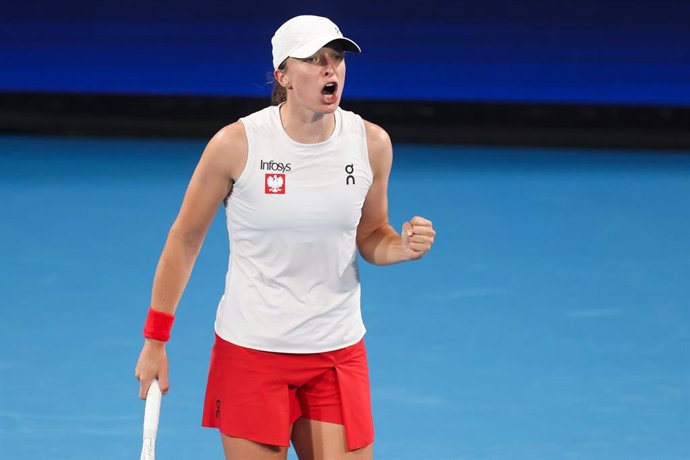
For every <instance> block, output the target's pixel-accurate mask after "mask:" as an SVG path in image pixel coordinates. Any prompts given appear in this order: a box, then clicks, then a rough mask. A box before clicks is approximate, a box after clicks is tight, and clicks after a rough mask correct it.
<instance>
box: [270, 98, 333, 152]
mask: <svg viewBox="0 0 690 460" xmlns="http://www.w3.org/2000/svg"><path fill="white" fill-rule="evenodd" d="M279 110H280V121H281V123H282V124H283V130H285V132H286V133H287V135H288V136H290V138H291V139H292V140H294V141H295V142H299V143H300V144H318V143H319V142H324V141H326V140H328V139H329V138H330V137H331V135H332V134H333V130H334V129H335V114H334V113H315V112H312V111H309V110H306V109H303V110H299V109H295V108H294V107H293V106H291V105H290V104H289V103H288V102H286V103H284V104H282V105H281V106H280V109H279Z"/></svg>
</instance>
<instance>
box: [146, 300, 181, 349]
mask: <svg viewBox="0 0 690 460" xmlns="http://www.w3.org/2000/svg"><path fill="white" fill-rule="evenodd" d="M174 321H175V315H171V314H170V313H164V312H162V311H158V310H154V309H153V308H150V307H149V313H148V315H147V317H146V324H144V337H146V338H147V339H154V340H160V341H161V342H167V341H168V340H170V330H171V329H172V326H173V322H174Z"/></svg>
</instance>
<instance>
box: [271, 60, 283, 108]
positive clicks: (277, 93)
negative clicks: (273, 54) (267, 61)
mask: <svg viewBox="0 0 690 460" xmlns="http://www.w3.org/2000/svg"><path fill="white" fill-rule="evenodd" d="M286 69H287V59H286V60H284V61H283V62H281V64H280V65H279V66H278V70H280V71H283V72H285V70H286ZM285 101H287V90H286V89H285V87H283V86H281V85H280V83H278V80H276V77H275V76H273V93H272V94H271V105H280V104H282V103H283V102H285Z"/></svg>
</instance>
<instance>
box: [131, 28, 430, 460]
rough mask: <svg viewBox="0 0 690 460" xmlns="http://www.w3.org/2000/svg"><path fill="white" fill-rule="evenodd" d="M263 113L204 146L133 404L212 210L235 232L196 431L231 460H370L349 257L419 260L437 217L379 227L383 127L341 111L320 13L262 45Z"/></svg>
mask: <svg viewBox="0 0 690 460" xmlns="http://www.w3.org/2000/svg"><path fill="white" fill-rule="evenodd" d="M271 42H272V45H273V66H274V69H275V73H274V75H275V88H274V105H272V106H270V107H267V108H265V109H263V110H261V111H259V112H256V113H253V114H251V115H249V116H247V117H244V118H242V119H240V120H239V121H238V122H236V123H233V124H230V125H228V126H226V127H224V128H223V129H221V130H220V131H219V132H218V133H217V134H216V135H215V136H214V137H213V138H212V139H211V140H210V142H209V143H208V145H207V147H206V149H205V151H204V153H203V155H202V157H201V159H200V161H199V164H198V166H197V168H196V170H195V172H194V174H193V176H192V179H191V181H190V184H189V187H188V189H187V192H186V195H185V198H184V201H183V203H182V207H181V209H180V212H179V215H178V217H177V219H176V221H175V223H174V224H173V226H172V228H171V230H170V233H169V235H168V239H167V242H166V244H165V248H164V250H163V253H162V255H161V258H160V261H159V263H158V267H157V270H156V275H155V278H154V283H153V293H152V300H151V308H150V309H149V313H148V317H147V321H146V324H145V327H144V336H145V337H146V339H145V343H144V346H143V349H142V351H141V354H140V356H139V362H138V363H137V368H136V376H137V378H138V379H139V380H140V397H142V398H143V397H144V395H145V394H146V391H147V389H148V387H149V385H150V384H151V381H152V379H154V378H158V379H159V381H160V386H161V388H162V390H163V392H166V391H167V390H168V388H169V382H168V359H167V356H166V352H165V342H166V341H167V340H168V339H169V337H170V329H171V327H172V322H173V319H174V316H173V315H174V312H175V309H176V308H177V304H178V302H179V300H180V297H181V295H182V292H183V290H184V288H185V286H186V284H187V281H188V278H189V275H190V273H191V271H192V267H193V265H194V262H195V259H196V257H197V254H198V252H199V250H200V248H201V245H202V241H203V239H204V237H205V234H206V231H207V230H208V228H209V226H210V224H211V220H212V219H213V217H214V215H215V213H216V210H217V208H218V206H219V204H220V203H224V206H225V209H226V215H227V225H228V231H229V237H230V260H229V269H228V273H227V277H226V288H225V292H224V295H223V296H222V298H221V300H220V303H219V306H218V310H217V316H216V321H215V333H216V342H215V345H214V347H213V351H212V356H211V363H210V370H209V376H208V386H207V391H206V399H205V404H204V413H203V425H204V426H208V427H215V428H218V429H219V430H220V432H221V434H222V436H221V437H222V442H223V447H224V450H225V455H226V458H228V459H232V460H236V459H251V460H258V459H285V458H286V457H287V449H288V447H289V445H290V442H291V441H292V443H293V446H294V448H295V450H296V452H297V455H298V456H299V458H300V459H302V460H307V459H349V458H353V459H354V458H357V459H371V458H372V456H373V453H372V452H373V451H372V445H373V441H374V429H373V422H372V416H371V404H370V395H369V376H368V368H367V360H366V351H365V348H364V342H363V337H364V333H365V328H364V325H363V323H362V316H361V311H360V283H359V274H358V270H357V258H356V252H357V250H359V253H360V254H361V255H362V257H363V258H364V259H365V260H367V261H368V262H370V263H372V264H376V265H387V264H394V263H398V262H403V261H410V260H416V259H419V258H421V257H423V256H424V255H425V254H426V253H427V252H428V251H429V249H430V247H431V245H432V243H433V241H434V236H435V231H434V229H433V227H432V223H431V222H430V221H429V220H427V219H425V218H422V217H413V218H412V219H410V221H408V222H405V223H403V224H402V231H401V233H400V234H398V233H397V232H396V231H395V230H394V229H393V227H391V225H390V224H389V222H388V204H387V187H388V178H389V174H390V170H391V163H392V146H391V141H390V139H389V137H388V135H387V133H386V132H385V131H384V130H383V129H382V128H380V127H379V126H376V125H374V124H372V123H369V122H367V121H364V120H362V118H360V117H359V116H358V115H355V114H354V113H351V112H348V111H345V110H342V109H340V108H339V103H340V98H341V96H342V94H343V88H344V86H345V60H344V53H345V52H347V51H349V52H355V53H359V52H360V48H359V46H358V45H357V44H356V43H355V42H354V41H352V40H350V39H348V38H345V37H343V35H342V34H341V32H340V30H339V29H338V27H337V26H336V25H335V24H334V23H333V22H331V21H330V20H329V19H326V18H323V17H318V16H298V17H295V18H292V19H290V20H289V21H287V22H286V23H285V24H283V25H282V26H281V27H280V28H279V29H278V30H277V31H276V33H275V35H274V36H273V39H272V41H271Z"/></svg>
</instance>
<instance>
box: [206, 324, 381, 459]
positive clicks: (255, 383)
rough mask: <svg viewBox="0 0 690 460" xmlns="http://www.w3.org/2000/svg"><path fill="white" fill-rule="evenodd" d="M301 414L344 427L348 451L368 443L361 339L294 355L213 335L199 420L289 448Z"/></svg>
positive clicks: (228, 432)
mask: <svg viewBox="0 0 690 460" xmlns="http://www.w3.org/2000/svg"><path fill="white" fill-rule="evenodd" d="M300 417H304V418H307V419H310V420H318V421H321V422H327V423H337V424H340V425H343V426H344V427H345V437H346V442H347V448H348V450H356V449H359V448H361V447H365V446H368V445H369V444H371V443H373V442H374V423H373V420H372V414H371V397H370V393H369V370H368V366H367V356H366V349H365V347H364V340H363V339H362V340H361V341H359V342H358V343H356V344H355V345H352V346H349V347H346V348H343V349H340V350H334V351H328V352H323V353H309V354H293V353H274V352H268V351H260V350H254V349H251V348H245V347H240V346H238V345H234V344H232V343H230V342H227V341H225V340H223V339H221V338H220V337H218V336H216V342H215V344H214V346H213V351H212V353H211V365H210V370H209V376H208V385H207V387H206V399H205V402H204V414H203V421H202V425H203V426H205V427H210V428H218V429H219V430H220V431H221V433H223V434H225V435H228V436H233V437H237V438H243V439H248V440H251V441H255V442H260V443H264V444H271V445H276V446H289V445H290V429H291V427H292V424H293V423H295V421H297V419H298V418H300Z"/></svg>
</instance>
